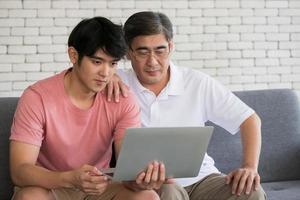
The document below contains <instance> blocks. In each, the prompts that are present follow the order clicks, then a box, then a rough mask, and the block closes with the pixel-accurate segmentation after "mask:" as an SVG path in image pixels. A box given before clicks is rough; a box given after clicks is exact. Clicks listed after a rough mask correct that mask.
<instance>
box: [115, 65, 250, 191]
mask: <svg viewBox="0 0 300 200" xmlns="http://www.w3.org/2000/svg"><path fill="white" fill-rule="evenodd" d="M117 73H118V75H119V76H120V77H121V78H122V80H123V81H124V82H125V83H126V84H127V85H129V87H130V89H131V90H132V91H133V92H134V93H135V95H136V96H137V100H138V102H139V104H140V107H141V111H142V112H141V118H142V126H143V127H160V126H204V123H205V122H206V121H208V120H210V121H212V122H214V123H215V124H218V125H220V126H221V127H223V128H225V129H226V130H227V131H229V132H230V133H232V134H235V133H236V132H238V131H239V127H240V125H241V123H242V122H243V121H244V120H245V119H247V118H248V117H249V116H250V115H252V114H253V113H254V111H253V110H252V109H251V108H249V107H248V106H247V105H246V104H245V103H243V102H242V101H241V100H240V99H239V98H237V97H236V96H235V95H234V94H233V93H232V92H231V91H230V90H228V89H226V88H225V87H224V86H222V85H221V84H220V83H219V82H218V81H216V80H214V79H213V78H211V77H210V76H208V75H206V74H204V73H202V72H200V71H197V70H193V69H190V68H183V67H180V68H179V67H177V66H175V65H173V64H172V63H171V64H170V81H169V83H168V84H167V86H166V87H165V88H164V89H163V90H162V91H161V93H160V94H159V95H158V96H156V95H155V94H154V93H153V92H152V91H150V90H148V89H147V88H145V87H143V86H142V85H141V83H140V82H139V81H138V79H137V77H136V75H135V72H134V71H133V70H131V69H130V70H121V69H120V70H118V72H117ZM211 173H219V171H218V169H217V168H216V167H215V166H214V160H213V159H212V158H211V157H210V156H208V155H207V154H206V155H205V157H204V160H203V163H202V166H201V169H200V172H199V174H198V176H197V177H195V178H180V179H177V182H178V183H179V184H181V185H182V186H183V187H185V186H188V185H191V184H193V183H195V182H197V181H199V180H201V179H202V178H204V177H205V176H207V175H209V174H211Z"/></svg>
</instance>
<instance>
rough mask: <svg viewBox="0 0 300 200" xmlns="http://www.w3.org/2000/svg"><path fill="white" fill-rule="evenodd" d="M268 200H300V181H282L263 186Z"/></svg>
mask: <svg viewBox="0 0 300 200" xmlns="http://www.w3.org/2000/svg"><path fill="white" fill-rule="evenodd" d="M262 186H263V188H264V190H265V192H266V193H267V194H268V200H283V199H284V200H299V199H300V181H281V182H270V183H263V184H262Z"/></svg>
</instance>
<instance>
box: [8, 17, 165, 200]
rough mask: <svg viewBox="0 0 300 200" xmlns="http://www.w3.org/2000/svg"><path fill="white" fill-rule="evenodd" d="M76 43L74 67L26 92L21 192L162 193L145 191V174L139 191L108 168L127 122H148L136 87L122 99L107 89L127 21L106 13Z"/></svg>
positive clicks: (16, 157)
mask: <svg viewBox="0 0 300 200" xmlns="http://www.w3.org/2000/svg"><path fill="white" fill-rule="evenodd" d="M68 46H69V48H68V54H69V57H70V61H71V63H72V64H73V66H72V67H71V68H69V69H67V70H65V71H63V72H61V73H59V74H57V75H54V76H53V77H50V78H47V79H45V80H41V81H38V82H37V83H35V84H34V85H32V86H30V87H29V88H27V89H26V90H25V91H24V93H23V95H22V97H21V98H20V101H19V104H18V107H17V110H16V113H15V116H14V121H13V125H12V129H11V137H10V140H11V142H10V171H11V177H12V180H13V182H14V183H15V185H16V187H15V194H14V197H13V199H31V200H32V199H39V200H43V199H72V200H74V199H75V200H76V199H78V200H81V199H99V200H100V199H101V200H108V199H109V200H110V199H116V200H118V199H159V197H158V195H157V193H156V192H154V191H153V190H143V188H145V189H147V188H146V187H143V186H145V185H144V184H143V183H144V182H143V180H144V178H147V176H145V174H143V173H142V174H140V175H139V176H138V178H137V180H138V181H137V182H138V183H140V187H139V188H140V190H139V191H137V192H133V191H132V190H129V189H127V188H126V187H124V186H123V184H122V183H111V182H110V181H109V180H108V178H107V177H106V176H105V175H104V174H102V173H101V169H103V168H107V167H109V162H110V159H111V155H112V151H111V145H112V142H113V141H114V144H115V146H114V148H115V151H116V154H117V155H118V153H119V150H120V147H121V143H122V138H123V136H124V131H125V129H126V128H127V127H138V126H140V117H139V114H140V109H139V107H138V105H137V103H136V102H135V99H134V97H133V95H132V94H129V98H121V99H120V103H119V104H116V103H113V102H108V101H107V100H106V99H107V98H106V95H105V92H104V91H103V90H104V88H105V87H106V85H107V83H108V81H110V79H111V77H112V75H113V74H114V72H115V70H116V67H117V64H118V61H119V60H120V59H121V58H122V57H123V56H124V55H125V53H126V43H125V41H124V38H123V34H122V28H121V26H118V25H115V24H113V23H112V22H111V21H109V20H108V19H106V18H102V17H94V18H91V19H86V20H83V21H81V22H80V23H79V24H78V25H77V26H76V27H75V28H74V29H73V31H72V33H71V35H70V37H69V41H68ZM150 166H151V165H150ZM152 171H155V170H152ZM156 171H157V170H156ZM162 179H164V177H162ZM128 185H130V184H128Z"/></svg>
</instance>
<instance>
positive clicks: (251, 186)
mask: <svg viewBox="0 0 300 200" xmlns="http://www.w3.org/2000/svg"><path fill="white" fill-rule="evenodd" d="M230 183H231V184H232V194H236V195H238V196H239V195H241V193H242V192H245V193H246V194H250V193H251V192H252V191H253V190H255V191H256V190H258V187H259V185H260V176H259V174H258V173H257V170H255V169H253V168H249V167H244V168H239V169H236V170H234V171H232V172H230V173H229V174H228V175H227V176H226V184H230Z"/></svg>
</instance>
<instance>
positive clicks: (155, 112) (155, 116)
mask: <svg viewBox="0 0 300 200" xmlns="http://www.w3.org/2000/svg"><path fill="white" fill-rule="evenodd" d="M159 121H160V120H159V104H158V101H157V100H155V101H154V102H153V103H152V105H151V122H152V123H151V124H152V125H153V126H159V124H160V123H159Z"/></svg>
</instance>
